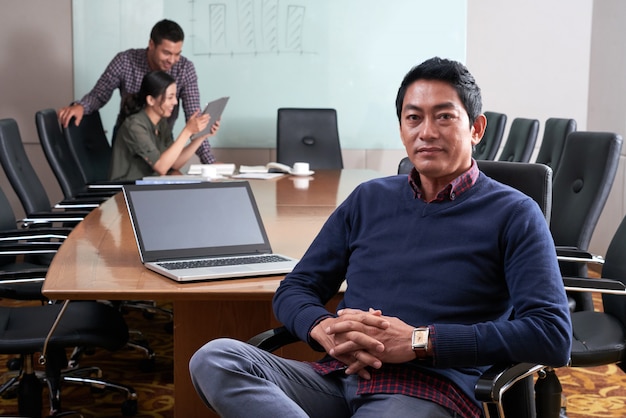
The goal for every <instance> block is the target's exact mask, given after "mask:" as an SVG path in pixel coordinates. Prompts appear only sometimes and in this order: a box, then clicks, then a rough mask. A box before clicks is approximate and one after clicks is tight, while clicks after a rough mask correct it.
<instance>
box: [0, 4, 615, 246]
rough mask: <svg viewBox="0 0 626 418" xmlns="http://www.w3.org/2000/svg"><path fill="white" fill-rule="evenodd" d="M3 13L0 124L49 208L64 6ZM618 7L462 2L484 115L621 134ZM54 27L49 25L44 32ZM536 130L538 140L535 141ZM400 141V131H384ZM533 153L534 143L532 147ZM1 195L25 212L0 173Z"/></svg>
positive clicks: (255, 157) (385, 155) (608, 227)
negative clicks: (18, 137)
mask: <svg viewBox="0 0 626 418" xmlns="http://www.w3.org/2000/svg"><path fill="white" fill-rule="evenodd" d="M2 8H3V10H2V14H0V28H2V29H1V30H2V36H0V45H1V46H0V53H2V57H3V59H2V60H1V61H0V62H1V63H0V68H1V70H0V86H1V87H0V89H1V91H2V95H0V118H4V117H12V118H15V119H17V121H18V123H19V126H20V129H21V132H22V137H23V140H24V142H25V143H26V146H27V150H28V152H29V155H30V156H31V158H32V159H33V162H34V165H35V166H36V168H37V170H38V172H39V174H40V177H41V179H42V181H43V182H44V183H45V185H46V188H47V190H49V194H50V198H51V199H52V200H54V199H58V198H60V197H61V195H60V190H59V188H58V185H57V183H56V181H55V180H54V178H53V176H52V175H51V173H50V170H49V168H48V167H47V163H46V161H45V158H44V157H43V154H42V152H41V148H40V146H39V144H38V141H37V136H36V131H35V126H34V113H35V112H36V111H37V110H38V109H40V108H46V107H53V108H58V107H60V106H62V105H64V104H66V103H68V102H70V101H71V100H72V99H74V97H73V86H72V49H71V45H72V22H71V0H55V1H53V2H52V1H49V0H5V1H3V4H2ZM625 17H626V3H625V2H623V1H621V0H601V1H594V0H552V1H549V2H546V1H543V0H512V1H507V2H502V1H501V0H468V25H467V65H468V67H469V68H470V70H471V71H472V72H473V73H474V75H475V76H476V78H477V80H478V81H479V84H480V85H481V87H482V89H483V96H484V103H485V106H484V107H485V110H494V111H502V112H504V113H507V115H508V116H509V118H510V119H509V120H511V119H512V118H514V117H518V116H519V117H532V118H537V119H539V120H540V122H541V124H542V126H543V123H544V122H545V120H546V119H547V118H549V117H552V116H556V117H572V118H575V119H576V120H577V122H578V127H579V130H583V129H589V130H612V131H616V132H619V133H620V134H622V135H623V134H624V131H625V124H626V122H625V120H626V119H625V118H624V114H625V113H626V103H624V102H625V101H626V95H624V94H622V91H623V90H624V87H626V86H624V84H626V78H624V76H623V71H622V70H623V68H624V65H623V64H624V61H625V60H626V58H625V57H626V53H625V51H624V48H626V45H625V44H624V43H623V42H621V40H622V39H623V33H622V32H623V31H622V29H621V23H622V22H623V21H624V18H625ZM51 22H54V23H51ZM542 131H543V127H542V129H541V131H540V135H541V133H542ZM390 138H397V132H390ZM538 145H539V144H538ZM215 151H216V155H217V157H218V159H219V160H220V161H224V162H235V163H237V164H262V163H265V162H267V161H270V160H273V159H274V150H269V149H219V148H218V149H216V150H215ZM402 156H403V150H401V149H397V150H358V149H344V150H343V157H344V164H345V166H346V167H348V168H373V169H376V170H379V171H381V172H382V173H385V174H392V173H394V172H395V170H396V166H397V163H398V161H399V160H400V158H401V157H402ZM625 171H626V169H624V164H622V166H620V174H619V178H618V181H616V184H615V186H614V189H613V193H612V195H611V198H610V201H609V203H608V205H607V208H606V209H605V214H603V217H602V219H601V222H600V224H599V225H598V229H597V232H596V234H595V235H594V238H593V240H592V250H595V251H599V252H600V253H603V252H604V250H605V249H606V245H607V244H608V242H607V239H608V237H610V236H611V235H612V233H613V232H614V230H615V228H616V227H617V223H618V222H619V220H621V217H622V216H623V214H624V211H625V209H624V208H625V207H626V197H624V193H623V189H624V177H625V175H624V172H625ZM0 186H1V187H2V189H3V190H5V191H6V193H7V195H9V198H10V199H11V201H12V203H13V204H14V208H15V210H16V213H17V214H18V216H21V213H22V209H21V206H20V205H19V202H18V201H17V199H16V198H15V196H14V195H13V194H12V192H11V189H10V187H8V186H6V179H5V178H4V175H3V174H0Z"/></svg>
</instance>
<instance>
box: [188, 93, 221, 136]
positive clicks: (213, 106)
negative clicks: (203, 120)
mask: <svg viewBox="0 0 626 418" xmlns="http://www.w3.org/2000/svg"><path fill="white" fill-rule="evenodd" d="M228 99H229V97H221V98H219V99H217V100H213V101H212V102H209V103H208V104H207V105H206V107H205V108H204V110H203V111H202V114H203V115H205V114H207V113H208V114H209V115H211V119H209V124H208V125H207V126H206V128H204V129H203V130H202V131H200V132H198V133H195V134H193V135H191V139H196V138H198V137H200V136H203V135H206V134H208V133H209V132H211V128H212V127H213V125H214V124H215V122H217V121H218V120H220V118H221V117H222V112H223V111H224V108H225V107H226V103H228Z"/></svg>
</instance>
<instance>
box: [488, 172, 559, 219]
mask: <svg viewBox="0 0 626 418" xmlns="http://www.w3.org/2000/svg"><path fill="white" fill-rule="evenodd" d="M477 163H478V168H479V169H480V171H482V172H483V173H485V174H486V175H487V176H489V177H491V178H492V179H494V180H496V181H499V182H500V183H504V184H506V185H508V186H511V187H513V188H514V189H517V190H519V191H521V192H522V193H524V194H526V195H527V196H529V197H531V198H532V199H533V200H534V201H535V202H537V204H538V205H539V208H541V211H542V212H543V215H544V216H545V218H546V221H547V222H548V223H550V216H551V213H552V169H551V168H550V167H548V166H547V165H544V164H535V163H517V162H508V161H477Z"/></svg>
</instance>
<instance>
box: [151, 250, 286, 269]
mask: <svg viewBox="0 0 626 418" xmlns="http://www.w3.org/2000/svg"><path fill="white" fill-rule="evenodd" d="M277 261H289V260H288V259H286V258H285V257H281V256H279V255H274V254H271V255H255V256H248V257H229V258H206V259H202V260H189V261H169V262H163V263H158V265H159V266H161V267H164V268H166V269H168V270H182V269H193V268H200V267H220V266H239V265H242V264H259V263H275V262H277Z"/></svg>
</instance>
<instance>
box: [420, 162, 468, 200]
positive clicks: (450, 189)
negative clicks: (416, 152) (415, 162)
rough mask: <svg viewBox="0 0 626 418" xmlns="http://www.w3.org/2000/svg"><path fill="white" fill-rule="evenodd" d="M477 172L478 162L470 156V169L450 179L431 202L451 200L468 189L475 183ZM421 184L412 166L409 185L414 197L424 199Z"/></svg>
mask: <svg viewBox="0 0 626 418" xmlns="http://www.w3.org/2000/svg"><path fill="white" fill-rule="evenodd" d="M479 174H480V171H479V170H478V164H476V160H474V159H473V158H472V166H471V167H470V169H469V170H467V171H466V172H465V173H463V174H461V175H460V176H458V177H457V178H455V179H454V180H452V181H451V182H450V183H449V184H448V185H447V186H446V187H444V188H443V189H442V190H440V191H439V193H437V196H436V197H435V198H434V199H433V200H432V202H442V201H445V200H450V201H451V200H454V199H456V198H457V197H458V196H460V195H461V194H462V193H464V192H466V191H468V190H469V189H470V188H471V187H472V186H473V185H474V184H475V183H476V180H478V176H479ZM421 184H422V182H421V180H420V176H419V173H418V172H417V170H416V169H415V168H413V169H412V170H411V173H410V174H409V185H410V186H411V188H412V189H413V192H414V194H415V198H416V199H422V200H424V197H423V194H422V189H421Z"/></svg>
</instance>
